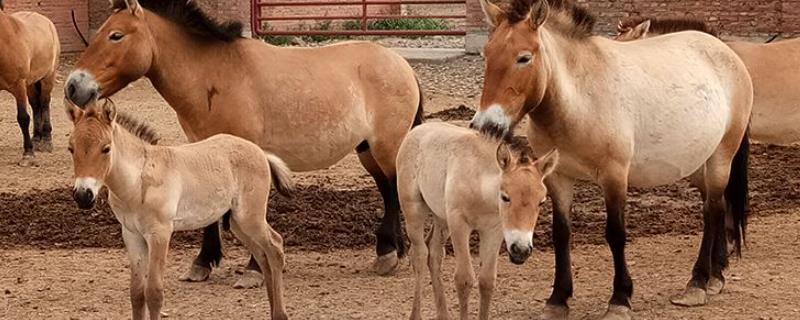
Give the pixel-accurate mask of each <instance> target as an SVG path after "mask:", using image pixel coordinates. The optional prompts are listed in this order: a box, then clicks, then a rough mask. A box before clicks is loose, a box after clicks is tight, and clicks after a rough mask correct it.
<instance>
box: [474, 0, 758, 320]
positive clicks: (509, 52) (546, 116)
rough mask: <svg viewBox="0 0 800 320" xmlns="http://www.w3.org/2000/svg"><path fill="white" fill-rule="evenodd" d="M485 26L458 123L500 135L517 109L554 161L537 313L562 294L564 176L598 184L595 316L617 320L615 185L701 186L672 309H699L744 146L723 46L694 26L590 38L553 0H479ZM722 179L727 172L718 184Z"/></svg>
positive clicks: (621, 235)
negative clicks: (477, 88)
mask: <svg viewBox="0 0 800 320" xmlns="http://www.w3.org/2000/svg"><path fill="white" fill-rule="evenodd" d="M481 3H482V6H483V9H484V11H485V13H486V15H487V18H488V20H489V22H490V23H491V24H492V25H494V26H495V30H494V31H493V32H492V35H491V37H490V39H489V42H488V43H487V44H486V47H485V56H486V74H485V80H484V87H483V93H482V96H481V102H480V108H479V111H478V112H477V113H476V115H475V117H474V119H473V120H472V123H471V125H472V126H473V127H475V128H477V129H480V130H482V131H484V132H487V133H490V134H494V135H499V136H503V135H507V134H508V133H509V132H511V130H512V129H513V128H514V127H515V126H516V125H517V124H518V123H519V122H520V121H521V120H522V118H523V117H524V116H526V115H527V116H528V117H529V119H530V122H531V124H530V127H529V134H528V139H529V140H530V142H531V145H532V146H533V147H534V151H535V152H536V153H537V154H538V155H541V154H543V153H544V152H547V151H548V150H550V149H552V148H556V149H558V151H559V154H560V155H561V161H560V164H559V167H558V168H557V169H556V172H555V173H553V174H552V175H550V176H549V177H548V178H547V181H546V185H547V187H548V191H549V194H550V197H551V198H552V199H553V208H554V210H553V245H554V247H555V255H556V270H555V282H554V285H553V292H552V295H551V296H550V298H549V299H548V300H547V304H546V306H545V310H544V318H548V319H564V318H566V317H567V314H568V310H569V309H568V307H567V300H568V298H569V297H570V296H571V295H572V275H571V273H572V272H571V262H570V238H571V234H570V233H571V230H570V222H569V221H570V220H569V215H570V211H571V208H572V201H573V186H574V183H575V181H577V180H585V181H591V182H594V183H597V184H599V185H600V186H601V187H602V190H603V193H604V200H605V204H606V210H607V219H606V233H605V235H606V240H607V242H608V244H609V247H610V249H611V253H612V255H613V260H614V282H613V293H612V296H611V299H610V301H609V307H608V310H607V312H606V313H605V314H604V316H603V318H604V319H630V318H631V295H632V293H633V282H632V280H631V277H630V275H629V273H628V267H627V263H626V261H625V241H626V233H625V222H624V221H625V220H624V208H625V203H626V197H627V189H628V187H651V186H657V185H663V184H668V183H672V182H675V181H677V180H679V179H682V178H684V177H691V178H692V181H693V184H694V185H696V186H698V187H700V189H701V192H702V194H703V195H704V202H705V205H704V210H703V215H704V229H703V240H702V243H701V246H700V252H699V255H698V258H697V261H696V263H695V265H694V268H693V270H692V277H691V280H690V281H689V283H688V285H687V287H686V289H685V291H683V292H682V293H681V294H679V295H677V296H675V297H673V299H672V302H673V303H675V304H679V305H687V306H694V305H702V304H705V303H706V302H707V295H709V294H714V293H717V292H719V291H720V290H721V289H722V286H723V284H724V277H723V274H722V272H723V270H724V269H725V267H726V266H727V263H728V251H727V241H726V239H725V235H726V231H725V226H724V224H725V219H724V215H725V213H726V210H727V207H730V209H731V210H732V212H733V213H732V214H733V216H734V217H735V218H736V223H737V228H736V230H738V231H741V233H737V235H736V239H737V241H736V246H737V248H736V250H737V252H738V251H739V248H738V246H739V245H740V243H741V239H742V236H743V232H744V224H745V214H746V210H745V208H744V204H745V202H743V201H737V202H731V201H730V200H732V199H733V198H734V195H741V194H742V193H744V194H745V195H746V188H747V186H746V184H745V183H739V182H742V181H744V179H743V176H744V175H746V169H747V168H746V167H738V166H737V165H738V164H737V165H732V160H733V158H734V156H735V155H736V154H737V152H746V151H747V150H748V149H747V148H740V144H742V143H746V142H747V137H746V130H747V123H748V118H749V115H750V109H751V105H752V94H753V90H752V83H751V82H750V77H749V75H748V73H747V69H746V68H745V66H744V64H743V63H742V61H741V60H740V59H739V58H738V57H737V56H736V54H735V53H734V52H733V51H732V50H730V48H728V47H727V46H726V45H725V44H724V43H722V42H721V41H719V40H718V39H716V38H714V37H712V36H710V35H707V34H704V33H699V32H683V33H675V34H671V35H668V36H664V37H658V38H653V39H648V40H642V41H634V42H627V43H624V42H618V41H614V40H611V39H608V38H604V37H597V36H592V35H591V31H592V28H593V25H594V17H593V16H592V15H591V14H589V13H588V12H587V11H585V10H584V9H582V8H579V7H577V6H576V5H575V4H574V3H572V2H570V1H567V0H554V1H552V2H551V3H549V4H548V3H547V2H546V1H537V0H515V1H514V2H513V5H512V8H511V9H510V10H509V11H504V10H502V9H500V8H499V7H497V6H496V5H493V4H491V3H489V2H486V1H485V0H482V2H481ZM729 177H731V181H733V182H735V183H732V184H731V185H730V186H729Z"/></svg>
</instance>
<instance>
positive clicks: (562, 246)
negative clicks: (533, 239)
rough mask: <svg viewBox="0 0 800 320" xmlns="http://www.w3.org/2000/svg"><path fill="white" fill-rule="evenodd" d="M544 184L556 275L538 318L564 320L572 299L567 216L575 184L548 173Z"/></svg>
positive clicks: (569, 236)
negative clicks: (549, 207)
mask: <svg viewBox="0 0 800 320" xmlns="http://www.w3.org/2000/svg"><path fill="white" fill-rule="evenodd" d="M545 182H546V184H547V190H548V191H549V194H550V198H551V199H552V200H553V226H552V228H553V230H552V237H553V249H554V251H555V258H556V273H555V280H554V281H553V293H552V294H551V295H550V298H548V299H547V303H546V305H545V307H544V310H543V312H542V316H541V318H542V319H546V320H551V319H567V317H568V315H569V307H568V306H567V300H569V298H570V297H572V262H571V261H570V245H571V244H570V242H571V238H572V229H571V228H572V227H571V225H570V213H571V212H572V201H573V197H574V193H575V191H574V185H575V183H574V182H573V181H572V180H571V179H568V178H565V177H563V176H560V175H557V174H551V175H550V176H549V177H547V179H546V181H545Z"/></svg>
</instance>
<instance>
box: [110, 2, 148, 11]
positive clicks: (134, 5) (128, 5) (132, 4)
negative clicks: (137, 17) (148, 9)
mask: <svg viewBox="0 0 800 320" xmlns="http://www.w3.org/2000/svg"><path fill="white" fill-rule="evenodd" d="M109 2H111V8H116V9H119V8H128V10H130V11H131V13H132V14H138V13H139V12H141V11H142V6H141V5H139V1H138V0H109Z"/></svg>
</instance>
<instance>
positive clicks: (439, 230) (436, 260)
mask: <svg viewBox="0 0 800 320" xmlns="http://www.w3.org/2000/svg"><path fill="white" fill-rule="evenodd" d="M449 237H450V230H449V229H448V228H447V220H445V219H442V218H440V217H438V216H435V215H434V217H433V228H432V229H431V233H430V234H429V237H428V239H427V243H428V269H430V271H431V285H432V287H433V302H434V304H435V305H436V318H437V319H438V320H447V319H450V310H448V308H447V297H445V295H444V284H443V283H442V260H443V258H444V255H445V252H444V245H445V243H446V242H447V238H449Z"/></svg>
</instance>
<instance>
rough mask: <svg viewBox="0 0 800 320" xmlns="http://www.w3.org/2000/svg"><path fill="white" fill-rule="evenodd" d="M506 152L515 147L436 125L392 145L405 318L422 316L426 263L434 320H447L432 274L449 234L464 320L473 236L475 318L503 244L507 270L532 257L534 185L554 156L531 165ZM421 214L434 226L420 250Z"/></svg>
mask: <svg viewBox="0 0 800 320" xmlns="http://www.w3.org/2000/svg"><path fill="white" fill-rule="evenodd" d="M511 149H520V148H510V147H509V146H508V145H506V144H505V143H500V144H499V145H498V142H495V141H494V140H487V138H485V137H481V136H480V135H479V133H478V132H477V131H473V130H469V129H466V128H461V127H457V126H453V125H449V124H444V123H428V124H423V125H421V126H419V127H417V128H415V129H413V130H411V132H410V133H409V134H408V136H407V137H406V139H405V140H404V141H403V144H402V145H401V146H400V151H399V153H398V156H397V166H398V177H397V178H398V191H399V194H400V205H401V207H402V208H403V214H404V216H405V218H406V231H407V232H408V237H409V239H410V240H411V263H412V265H413V266H414V274H415V276H416V287H415V290H414V304H413V308H412V311H411V319H421V318H422V315H421V314H420V307H421V299H422V285H423V278H424V275H423V269H425V266H426V260H427V266H428V268H430V275H431V281H432V282H433V290H434V298H435V303H436V310H437V317H438V319H447V318H449V314H448V313H449V312H448V310H447V301H446V299H445V296H444V288H443V287H442V280H441V276H440V272H441V263H442V256H443V255H444V243H445V241H447V238H448V236H449V235H450V234H451V233H452V238H453V248H454V250H455V257H456V260H457V262H456V278H455V281H456V288H457V290H458V301H459V306H460V311H461V312H460V314H461V319H467V316H468V308H467V302H468V300H469V291H470V289H472V285H473V282H474V273H473V271H472V263H471V262H470V261H471V259H470V250H469V237H470V234H471V233H472V231H473V230H477V231H478V232H479V233H480V241H481V243H480V259H481V270H480V275H479V278H478V283H479V287H480V295H481V299H480V319H488V318H489V302H490V301H491V298H492V293H493V292H494V283H495V279H496V278H497V270H496V265H497V253H498V250H499V249H500V243H502V241H503V238H504V237H505V241H506V246H507V249H508V252H509V256H510V258H511V262H513V263H515V264H522V263H524V262H525V260H526V259H527V258H528V256H530V254H531V252H532V251H533V229H534V227H535V226H536V221H537V219H538V217H539V205H541V204H542V203H544V201H545V197H546V188H545V186H544V183H543V182H542V181H543V179H544V178H545V177H546V176H547V175H548V174H550V172H552V171H553V168H554V167H555V165H556V162H557V160H558V152H556V151H552V152H550V153H548V154H547V155H545V156H544V157H542V158H540V159H537V160H535V161H534V160H532V159H531V157H530V155H529V154H528V153H526V152H524V151H519V150H511ZM512 151H514V152H512ZM525 151H527V150H525ZM515 152H516V153H515ZM428 216H433V217H434V224H433V230H431V236H430V238H429V240H428V242H427V244H426V242H425V221H426V219H427V218H428ZM429 250H430V251H429Z"/></svg>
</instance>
